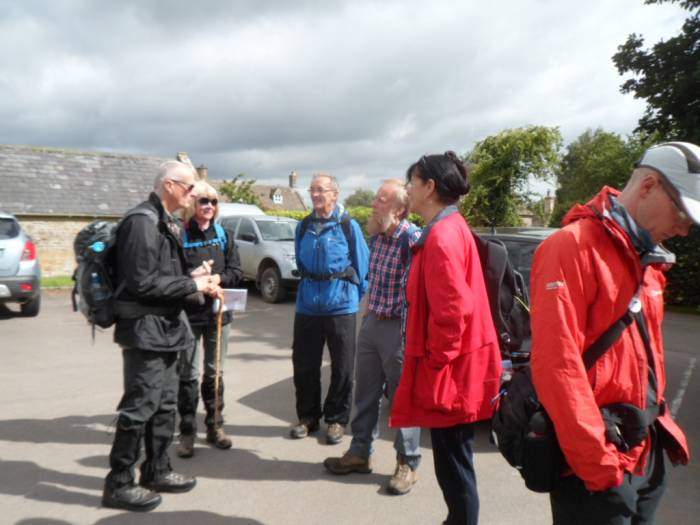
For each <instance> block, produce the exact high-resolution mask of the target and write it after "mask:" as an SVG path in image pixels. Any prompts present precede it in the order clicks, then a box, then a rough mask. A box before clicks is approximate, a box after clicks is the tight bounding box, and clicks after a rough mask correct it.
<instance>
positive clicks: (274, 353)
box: [0, 287, 700, 525]
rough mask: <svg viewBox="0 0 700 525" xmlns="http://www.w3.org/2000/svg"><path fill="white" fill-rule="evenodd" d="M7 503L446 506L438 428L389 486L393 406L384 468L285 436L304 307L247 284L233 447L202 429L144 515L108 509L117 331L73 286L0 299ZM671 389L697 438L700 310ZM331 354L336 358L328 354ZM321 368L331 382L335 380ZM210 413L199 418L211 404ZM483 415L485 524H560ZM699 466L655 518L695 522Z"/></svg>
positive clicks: (684, 337)
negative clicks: (169, 490) (345, 462)
mask: <svg viewBox="0 0 700 525" xmlns="http://www.w3.org/2000/svg"><path fill="white" fill-rule="evenodd" d="M0 310H2V311H0V349H2V358H3V366H2V367H0V396H1V398H2V400H3V402H2V404H0V508H2V509H3V510H2V518H0V522H2V523H19V524H22V525H28V524H44V525H49V524H50V525H65V524H88V523H99V524H101V525H105V524H110V525H111V524H127V523H142V522H143V523H149V524H157V525H161V524H162V525H165V524H175V525H179V524H183V525H184V524H187V525H191V524H192V523H197V524H204V525H213V524H219V523H223V524H235V525H242V524H245V525H248V524H260V523H264V524H289V523H295V524H296V523H305V524H322V523H328V522H329V521H332V522H333V523H339V524H345V523H347V524H350V523H352V524H357V523H382V524H389V525H391V524H421V525H423V524H425V523H440V522H441V520H443V519H444V517H445V516H444V512H445V506H444V502H443V501H442V495H441V492H440V490H439V487H438V486H437V483H436V482H435V478H434V474H433V465H432V454H431V451H430V440H429V438H428V436H427V433H425V434H424V435H423V439H422V445H423V454H424V456H423V462H422V464H421V467H420V469H419V481H418V484H417V485H416V486H415V488H414V489H413V491H412V492H411V493H410V494H408V495H406V496H401V497H397V496H390V495H387V494H386V493H385V492H384V490H383V488H382V487H383V484H384V483H385V482H386V481H387V480H388V478H389V476H390V475H391V473H392V472H393V467H394V461H395V456H394V451H393V449H392V438H393V432H392V431H391V430H389V429H387V428H386V414H384V416H383V418H382V423H381V425H382V426H381V433H380V436H379V439H378V441H377V444H376V452H375V455H374V458H375V462H374V471H373V473H372V474H366V475H360V474H358V475H350V476H344V477H335V476H331V475H329V474H327V473H326V472H325V469H324V468H323V466H322V461H323V459H324V458H325V457H327V456H331V455H340V454H342V452H344V451H345V450H346V448H347V446H348V445H349V437H346V438H344V440H343V442H342V444H340V445H338V446H328V445H325V444H324V443H323V440H322V437H323V434H322V433H321V434H319V435H318V436H314V437H311V438H307V439H303V440H291V439H289V438H288V434H287V431H288V426H289V424H290V423H292V422H293V421H294V420H295V415H294V386H293V382H292V366H291V349H290V343H291V330H292V321H293V316H294V304H293V302H292V301H287V302H284V303H279V304H269V303H266V302H264V301H262V300H261V299H260V297H259V296H258V295H257V294H256V292H255V291H254V288H253V287H251V288H250V296H249V299H248V308H247V311H246V312H244V313H242V314H240V315H238V316H237V317H236V318H235V320H234V323H233V329H232V333H231V339H230V352H229V356H228V358H227V364H226V374H227V389H226V393H225V400H226V410H225V415H226V431H227V433H229V434H231V435H232V436H233V440H234V445H233V449H231V450H229V451H219V450H215V449H212V448H209V447H208V446H207V445H206V444H205V443H204V439H203V434H202V435H200V437H199V439H198V440H197V443H196V447H197V448H196V454H195V457H194V458H193V459H191V460H182V459H179V458H177V457H176V456H175V454H174V453H173V454H171V457H172V460H173V465H174V467H175V468H176V469H177V470H180V471H184V472H186V473H189V474H193V475H196V476H197V477H198V485H197V487H196V488H195V490H193V491H192V492H190V493H187V494H178V495H170V494H167V495H165V497H164V502H163V504H162V505H161V507H159V508H158V509H157V510H156V511H154V512H153V513H151V514H147V515H136V516H135V515H133V514H129V513H124V512H119V511H115V510H108V509H103V508H101V507H100V497H101V489H102V481H103V477H104V476H105V475H106V473H107V463H108V460H107V454H108V453H109V448H110V445H111V440H112V438H113V435H112V433H111V432H112V428H113V421H114V418H115V408H116V405H117V403H118V401H119V396H120V395H121V386H122V385H121V382H122V370H121V358H120V353H119V349H118V348H117V347H116V346H115V345H114V343H113V342H112V334H111V331H109V330H108V331H104V332H98V333H97V336H96V339H95V342H94V344H93V343H92V342H91V336H90V328H89V327H88V326H87V324H86V322H85V320H84V318H83V317H82V316H81V315H80V314H79V313H74V312H73V311H72V309H71V306H70V298H69V293H68V291H58V292H53V291H51V292H48V291H47V292H45V294H44V303H43V307H42V311H41V313H40V314H39V316H38V317H36V318H26V317H23V316H21V314H20V311H19V307H18V306H16V305H13V304H11V305H8V306H7V307H5V308H0ZM665 329H666V344H667V376H668V386H667V397H668V399H669V402H670V404H671V410H672V411H673V413H674V414H675V415H676V418H677V419H678V420H679V422H680V424H681V426H683V428H684V429H685V430H686V432H687V435H688V439H689V441H690V444H691V448H695V447H696V446H697V445H698V444H700V415H699V414H698V411H697V408H696V406H695V400H696V399H698V398H699V396H700V370H699V368H700V367H698V366H697V360H698V357H699V355H700V349H699V348H698V345H697V342H696V341H697V334H698V333H700V317H698V316H693V315H683V314H676V313H670V314H668V316H667V319H666V322H665ZM326 364H327V363H326ZM328 372H329V371H328V367H327V366H324V384H325V385H327V384H328V383H327V381H328V375H329V374H328ZM200 417H201V415H200ZM487 431H488V425H487V424H482V425H480V428H479V432H478V435H477V440H476V455H475V461H476V468H477V475H478V483H479V492H480V497H481V520H480V522H481V523H484V524H487V525H492V524H496V525H500V524H511V523H518V524H525V525H529V524H533V525H534V524H546V523H550V522H551V520H550V514H549V504H548V501H547V497H546V495H540V494H535V493H532V492H529V491H527V490H526V489H525V487H524V484H523V483H522V481H521V479H520V477H519V475H518V473H517V472H516V471H515V470H514V469H512V468H511V467H509V466H508V464H507V463H506V462H505V460H504V459H503V458H502V457H501V456H500V454H499V453H498V452H497V451H496V450H495V448H494V447H493V446H492V445H491V444H490V443H489V442H488V432H487ZM698 493H700V469H699V468H698V463H697V461H696V460H693V462H692V463H691V465H689V466H688V467H684V468H675V469H671V468H670V467H669V486H668V489H667V494H666V496H665V497H664V499H663V500H662V504H661V509H660V515H659V519H658V523H677V524H679V525H680V524H685V523H694V522H695V521H696V517H697V515H698V513H700V501H698V498H697V494H698Z"/></svg>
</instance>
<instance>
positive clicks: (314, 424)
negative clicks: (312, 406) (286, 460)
mask: <svg viewBox="0 0 700 525" xmlns="http://www.w3.org/2000/svg"><path fill="white" fill-rule="evenodd" d="M317 430H318V421H311V420H309V419H302V420H301V421H299V423H297V424H296V425H294V426H293V427H292V428H291V429H290V430H289V435H290V436H291V437H293V438H294V439H301V438H305V437H306V436H308V435H309V434H312V433H313V432H316V431H317Z"/></svg>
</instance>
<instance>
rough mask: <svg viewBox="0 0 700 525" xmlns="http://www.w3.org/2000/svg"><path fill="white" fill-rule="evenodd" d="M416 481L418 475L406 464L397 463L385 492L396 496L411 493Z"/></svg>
mask: <svg viewBox="0 0 700 525" xmlns="http://www.w3.org/2000/svg"><path fill="white" fill-rule="evenodd" d="M416 481H418V474H416V471H415V470H413V469H412V468H411V467H409V466H408V464H407V463H404V462H402V461H399V462H398V463H396V470H395V471H394V475H393V476H391V479H390V480H389V483H388V485H387V486H386V490H387V492H389V493H390V494H396V495H398V496H400V495H402V494H408V493H409V492H410V491H411V488H412V487H413V485H415V484H416Z"/></svg>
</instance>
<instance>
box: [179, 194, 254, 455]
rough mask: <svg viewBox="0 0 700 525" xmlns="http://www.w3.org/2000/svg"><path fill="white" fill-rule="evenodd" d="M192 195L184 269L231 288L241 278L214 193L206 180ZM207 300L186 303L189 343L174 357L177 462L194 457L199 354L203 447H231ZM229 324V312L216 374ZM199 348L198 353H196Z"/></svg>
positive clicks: (214, 328)
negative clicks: (201, 271) (206, 271)
mask: <svg viewBox="0 0 700 525" xmlns="http://www.w3.org/2000/svg"><path fill="white" fill-rule="evenodd" d="M194 193H195V195H196V198H195V199H194V200H193V203H192V204H191V205H190V207H189V208H187V209H186V211H185V217H184V218H185V232H184V241H185V242H184V248H185V259H186V262H187V267H188V271H191V270H193V269H194V268H197V267H199V266H201V265H202V264H203V263H205V262H206V263H208V264H210V265H211V274H212V277H213V278H214V279H216V280H219V284H220V286H221V287H222V288H231V287H233V286H236V285H237V284H238V282H239V281H240V280H241V276H242V272H241V265H240V261H239V259H238V254H237V251H236V250H235V247H234V244H233V235H227V232H225V231H224V229H223V228H222V227H221V225H219V224H215V222H214V221H215V219H216V217H217V215H218V213H219V208H218V204H219V202H218V197H217V194H216V190H215V189H214V188H212V187H211V186H210V185H209V184H207V183H206V182H198V183H197V185H196V186H195V188H194ZM212 302H213V300H212V299H211V298H210V297H206V298H205V302H204V304H200V305H189V306H188V308H187V316H188V318H189V321H190V325H191V326H192V332H193V333H194V337H195V342H194V346H193V347H191V348H190V349H188V350H183V351H182V352H181V353H180V363H179V365H180V366H179V372H180V388H179V393H178V402H177V405H178V407H177V408H178V412H179V413H180V443H179V445H178V448H177V455H178V456H180V457H181V458H189V457H192V456H193V455H194V438H195V435H196V433H197V423H196V412H197V404H198V403H199V398H198V390H199V375H200V370H199V363H200V362H201V359H202V358H201V357H200V356H201V354H203V355H204V370H203V373H202V384H201V390H202V401H203V403H204V409H205V410H206V418H205V423H206V426H207V443H211V444H212V445H214V446H216V447H217V448H220V449H228V448H231V445H232V443H231V439H230V438H229V437H228V436H227V435H226V433H225V432H224V429H223V423H224V421H223V417H222V411H223V408H224V395H223V394H224V382H223V377H221V380H220V381H219V395H218V396H217V395H216V392H215V381H216V370H217V363H216V339H217V333H216V332H217V326H216V314H215V313H214V311H213V306H212ZM230 323H231V312H224V314H223V322H222V329H221V355H220V358H221V360H220V363H219V370H220V373H221V374H223V369H224V363H225V361H226V352H227V349H228V336H229V324H230ZM200 348H203V350H204V351H203V352H200ZM217 397H218V400H219V402H218V406H216V405H217V403H216V399H217Z"/></svg>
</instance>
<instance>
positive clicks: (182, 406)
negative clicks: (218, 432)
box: [177, 323, 230, 434]
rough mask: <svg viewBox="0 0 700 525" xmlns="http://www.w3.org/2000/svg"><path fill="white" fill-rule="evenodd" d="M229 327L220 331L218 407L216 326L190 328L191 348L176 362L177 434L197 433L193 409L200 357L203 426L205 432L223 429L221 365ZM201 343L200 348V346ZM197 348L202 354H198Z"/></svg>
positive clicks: (225, 351)
mask: <svg viewBox="0 0 700 525" xmlns="http://www.w3.org/2000/svg"><path fill="white" fill-rule="evenodd" d="M229 332H230V324H226V325H223V326H222V327H221V348H220V353H221V355H220V356H219V357H220V360H219V363H218V369H219V395H218V401H219V402H218V405H217V402H216V400H217V396H216V392H215V389H216V370H217V362H216V324H215V323H211V324H209V325H193V326H192V333H193V334H194V346H193V347H192V348H190V349H188V350H183V351H182V352H180V357H179V359H178V374H179V376H180V387H179V392H178V396H177V409H178V412H179V414H180V432H181V433H182V434H196V433H197V417H196V416H197V405H198V404H199V393H198V389H199V374H200V366H199V363H200V359H201V356H202V354H203V355H204V358H203V361H204V370H203V372H202V384H201V389H202V403H203V404H204V410H205V411H206V416H205V418H204V424H205V425H206V426H207V428H221V427H222V426H223V425H224V418H223V411H224V377H223V374H224V364H225V363H226V355H227V353H228V337H229ZM200 343H201V344H200ZM200 348H201V349H202V351H201V352H200Z"/></svg>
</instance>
